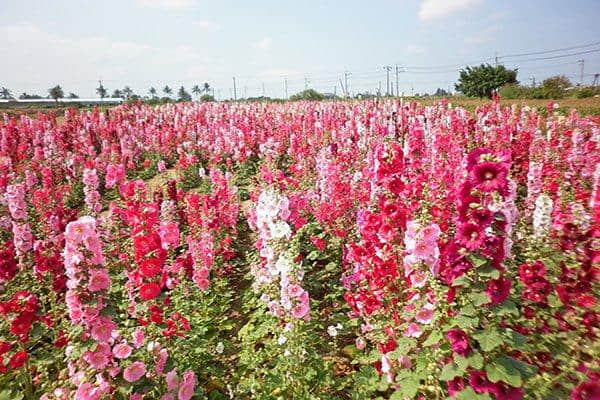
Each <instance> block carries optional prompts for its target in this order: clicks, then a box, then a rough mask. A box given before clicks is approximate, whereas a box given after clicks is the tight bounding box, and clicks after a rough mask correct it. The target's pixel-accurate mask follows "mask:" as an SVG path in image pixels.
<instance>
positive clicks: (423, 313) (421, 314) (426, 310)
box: [415, 304, 435, 325]
mask: <svg viewBox="0 0 600 400" xmlns="http://www.w3.org/2000/svg"><path fill="white" fill-rule="evenodd" d="M434 313H435V307H434V306H433V304H425V305H424V306H423V308H421V309H420V310H419V311H418V312H417V314H416V315H415V320H416V321H417V322H419V323H421V324H425V325H426V324H430V323H431V321H432V320H433V315H434Z"/></svg>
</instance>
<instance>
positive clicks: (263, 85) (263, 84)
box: [262, 82, 265, 97]
mask: <svg viewBox="0 0 600 400" xmlns="http://www.w3.org/2000/svg"><path fill="white" fill-rule="evenodd" d="M262 87H263V97H265V83H264V82H263V83H262Z"/></svg>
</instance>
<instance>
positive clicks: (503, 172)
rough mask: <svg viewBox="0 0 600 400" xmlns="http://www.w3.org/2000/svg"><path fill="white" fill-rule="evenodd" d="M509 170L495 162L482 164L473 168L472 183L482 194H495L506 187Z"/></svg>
mask: <svg viewBox="0 0 600 400" xmlns="http://www.w3.org/2000/svg"><path fill="white" fill-rule="evenodd" d="M507 173H508V170H507V168H506V166H504V165H503V164H500V163H495V162H487V161H486V162H482V163H479V164H477V165H475V166H474V167H473V170H472V171H471V182H472V183H473V184H474V185H475V186H476V187H477V189H479V190H481V191H482V192H488V193H489V192H493V191H495V190H501V189H503V188H505V187H506V184H507V181H506V176H507Z"/></svg>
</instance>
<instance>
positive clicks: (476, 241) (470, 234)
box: [456, 222, 485, 251]
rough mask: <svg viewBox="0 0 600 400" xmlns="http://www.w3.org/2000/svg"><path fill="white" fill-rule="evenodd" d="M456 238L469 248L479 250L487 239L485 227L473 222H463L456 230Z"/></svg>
mask: <svg viewBox="0 0 600 400" xmlns="http://www.w3.org/2000/svg"><path fill="white" fill-rule="evenodd" d="M456 238H457V239H458V241H459V242H460V243H461V244H462V245H463V246H465V247H466V248H467V249H469V250H471V251H474V250H478V249H479V248H480V247H481V245H482V244H483V241H484V240H485V232H484V227H482V226H481V225H478V224H475V223H471V222H469V223H466V224H461V225H460V226H459V227H458V230H457V231H456Z"/></svg>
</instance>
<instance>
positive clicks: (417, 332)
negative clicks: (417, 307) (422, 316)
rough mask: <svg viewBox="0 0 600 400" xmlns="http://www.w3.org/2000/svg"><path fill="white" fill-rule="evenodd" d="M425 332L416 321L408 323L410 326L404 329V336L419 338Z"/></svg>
mask: <svg viewBox="0 0 600 400" xmlns="http://www.w3.org/2000/svg"><path fill="white" fill-rule="evenodd" d="M422 334H423V332H422V331H421V328H420V327H419V325H417V324H415V323H414V322H413V323H411V324H410V325H408V328H406V330H405V331H404V336H408V337H414V338H418V337H420V336H421V335H422Z"/></svg>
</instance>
